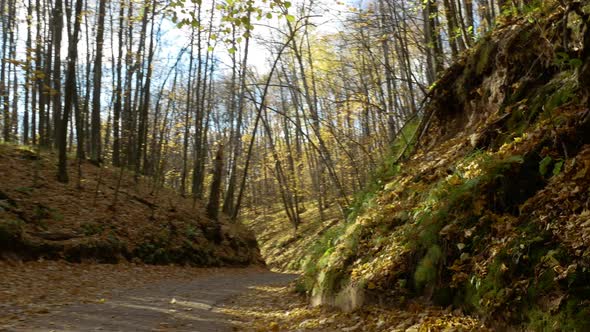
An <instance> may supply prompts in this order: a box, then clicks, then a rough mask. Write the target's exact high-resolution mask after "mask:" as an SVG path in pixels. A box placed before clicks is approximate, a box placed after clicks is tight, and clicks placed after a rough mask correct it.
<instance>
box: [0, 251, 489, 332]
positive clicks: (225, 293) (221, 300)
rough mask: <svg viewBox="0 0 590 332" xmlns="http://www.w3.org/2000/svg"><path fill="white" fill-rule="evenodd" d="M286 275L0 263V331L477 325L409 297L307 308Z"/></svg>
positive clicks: (373, 328)
mask: <svg viewBox="0 0 590 332" xmlns="http://www.w3.org/2000/svg"><path fill="white" fill-rule="evenodd" d="M295 277H296V275H293V274H280V273H273V272H269V271H267V270H265V269H263V268H260V267H254V268H190V267H181V266H151V265H135V264H114V265H109V264H71V263H67V262H63V261H40V262H27V263H20V262H1V261H0V331H14V332H16V331H91V330H100V331H203V332H206V331H426V330H429V331H442V330H445V331H464V330H481V329H480V328H481V326H482V325H481V323H480V322H478V321H476V320H474V319H472V318H469V317H466V316H462V315H460V314H458V313H451V312H448V311H446V310H443V309H435V308H431V307H423V306H420V305H417V304H416V305H414V306H410V307H408V309H404V310H401V309H393V308H390V309H386V308H383V307H375V306H367V307H365V308H363V309H362V310H359V311H355V312H352V313H345V312H341V311H336V310H332V309H329V308H325V307H315V308H314V307H310V306H308V304H307V303H308V301H307V299H306V298H305V297H303V296H301V295H299V294H297V293H296V292H294V290H293V287H292V284H291V281H292V280H293V279H294V278H295Z"/></svg>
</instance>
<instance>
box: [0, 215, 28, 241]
mask: <svg viewBox="0 0 590 332" xmlns="http://www.w3.org/2000/svg"><path fill="white" fill-rule="evenodd" d="M24 225H25V223H24V222H23V221H21V220H12V219H0V244H9V243H11V242H12V241H15V240H17V239H19V238H20V236H21V233H22V231H23V228H24Z"/></svg>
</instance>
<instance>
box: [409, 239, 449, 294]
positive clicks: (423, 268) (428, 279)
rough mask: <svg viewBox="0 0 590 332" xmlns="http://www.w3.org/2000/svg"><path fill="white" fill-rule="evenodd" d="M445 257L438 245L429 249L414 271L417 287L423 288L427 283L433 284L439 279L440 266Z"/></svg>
mask: <svg viewBox="0 0 590 332" xmlns="http://www.w3.org/2000/svg"><path fill="white" fill-rule="evenodd" d="M442 257H443V252H442V250H441V248H440V247H439V246H438V245H433V246H432V247H430V248H429V249H428V251H427V252H426V255H425V256H424V257H423V258H422V259H421V260H420V263H418V267H417V268H416V272H414V283H415V285H416V289H418V290H420V289H423V288H424V287H425V286H426V285H432V284H434V282H435V281H436V279H437V276H438V268H439V265H440V262H441V259H442Z"/></svg>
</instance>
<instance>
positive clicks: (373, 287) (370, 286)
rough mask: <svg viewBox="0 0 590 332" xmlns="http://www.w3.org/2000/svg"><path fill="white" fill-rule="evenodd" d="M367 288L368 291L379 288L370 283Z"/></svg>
mask: <svg viewBox="0 0 590 332" xmlns="http://www.w3.org/2000/svg"><path fill="white" fill-rule="evenodd" d="M367 288H368V289H375V288H377V286H376V285H375V283H374V282H372V281H369V283H368V284H367Z"/></svg>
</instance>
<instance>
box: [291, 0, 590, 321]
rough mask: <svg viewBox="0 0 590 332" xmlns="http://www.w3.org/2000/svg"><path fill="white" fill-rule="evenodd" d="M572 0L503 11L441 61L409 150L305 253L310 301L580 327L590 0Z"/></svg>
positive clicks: (587, 239) (588, 291)
mask: <svg viewBox="0 0 590 332" xmlns="http://www.w3.org/2000/svg"><path fill="white" fill-rule="evenodd" d="M572 3H573V5H571V6H569V7H568V8H567V10H566V8H563V7H561V6H559V5H556V4H554V3H553V2H543V4H542V5H541V7H539V8H535V9H534V10H532V11H531V12H528V13H527V14H525V15H524V17H518V18H515V17H505V18H504V19H505V22H504V23H503V24H502V25H501V27H500V28H498V29H496V31H495V32H493V33H492V34H490V35H488V36H486V37H485V38H483V39H482V40H481V41H480V42H479V43H478V44H477V45H476V46H475V47H474V48H473V49H471V50H470V51H469V52H467V54H465V55H464V57H463V58H461V59H460V60H459V61H458V62H457V63H455V64H453V65H452V66H451V67H450V68H449V69H448V70H447V71H446V72H445V74H444V76H443V77H442V78H441V79H440V80H439V81H438V82H437V83H436V86H435V87H433V89H432V90H431V93H430V101H429V103H428V104H427V106H426V108H425V109H424V112H423V118H422V126H420V127H419V129H418V135H417V136H420V138H421V139H420V140H419V142H418V145H417V146H418V148H417V150H416V151H414V153H413V155H412V157H411V158H409V159H408V160H405V161H403V162H399V163H397V164H393V165H389V171H390V172H389V173H390V174H389V175H388V176H387V177H384V178H382V179H380V182H379V183H380V186H379V189H378V190H376V191H375V192H370V193H369V194H368V195H365V196H364V200H363V201H359V202H357V205H358V206H359V208H357V209H356V210H355V211H353V213H352V214H351V216H350V218H349V220H348V222H347V223H346V225H345V226H344V227H342V231H341V233H340V236H338V237H334V238H333V239H331V240H330V241H323V242H324V243H327V246H326V247H325V248H324V249H325V250H323V251H321V252H317V253H314V254H313V255H315V256H312V257H310V258H309V259H308V262H310V263H309V264H308V265H307V266H306V275H305V277H304V278H303V279H302V280H301V286H302V287H305V288H306V289H307V291H308V294H309V295H310V296H311V299H312V302H313V303H314V304H328V305H335V306H339V307H341V308H343V309H347V310H351V309H355V308H358V307H359V306H361V305H363V304H366V303H380V304H387V303H389V304H394V305H404V304H405V303H408V300H409V299H413V301H416V300H419V301H424V302H427V303H434V304H437V305H442V306H445V307H446V306H449V305H451V306H454V307H455V308H457V309H462V310H464V311H466V312H470V313H475V314H478V315H479V316H480V317H483V318H484V319H487V320H488V322H489V323H490V324H491V325H493V326H496V327H498V328H500V329H506V328H507V327H508V326H511V327H517V328H518V327H520V328H523V329H530V330H539V331H541V330H552V331H553V330H567V331H588V330H590V190H589V189H588V188H590V111H589V108H588V100H589V93H588V92H589V88H588V87H589V84H588V80H589V79H590V27H589V25H590V24H589V23H588V21H589V20H588V17H589V16H588V15H589V14H590V2H589V1H582V2H577V3H574V2H572ZM564 25H565V26H564ZM564 31H566V32H567V33H565V34H564ZM564 38H567V39H564ZM422 133H423V135H421V134H422Z"/></svg>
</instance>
